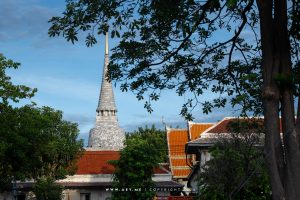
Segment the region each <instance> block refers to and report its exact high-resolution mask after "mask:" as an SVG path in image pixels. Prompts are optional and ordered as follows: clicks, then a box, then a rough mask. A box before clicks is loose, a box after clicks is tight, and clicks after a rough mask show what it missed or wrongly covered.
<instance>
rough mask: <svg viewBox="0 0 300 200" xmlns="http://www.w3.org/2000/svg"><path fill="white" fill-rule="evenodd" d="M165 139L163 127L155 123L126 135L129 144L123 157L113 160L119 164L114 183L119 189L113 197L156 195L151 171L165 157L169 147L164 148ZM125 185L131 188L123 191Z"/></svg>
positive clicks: (122, 199) (117, 199)
mask: <svg viewBox="0 0 300 200" xmlns="http://www.w3.org/2000/svg"><path fill="white" fill-rule="evenodd" d="M149 136H151V137H149ZM164 142H166V141H165V140H164V138H163V137H162V131H160V130H156V129H155V127H154V126H153V127H152V128H151V129H148V128H147V127H146V128H145V129H143V128H139V129H138V131H135V132H133V133H130V134H128V135H127V137H126V142H125V144H126V147H125V148H124V149H122V150H121V152H120V159H119V160H118V161H113V162H112V164H113V165H115V166H116V172H115V174H114V187H115V188H118V189H119V191H114V192H113V197H112V199H114V200H127V199H137V200H145V199H149V200H150V199H153V196H154V195H155V192H154V191H153V190H152V189H153V187H154V182H153V181H152V175H153V173H154V168H155V167H158V164H159V163H160V162H162V161H165V159H166V154H165V153H166V152H165V150H166V149H162V147H163V146H164ZM124 188H129V189H130V190H131V191H122V189H123V190H124Z"/></svg>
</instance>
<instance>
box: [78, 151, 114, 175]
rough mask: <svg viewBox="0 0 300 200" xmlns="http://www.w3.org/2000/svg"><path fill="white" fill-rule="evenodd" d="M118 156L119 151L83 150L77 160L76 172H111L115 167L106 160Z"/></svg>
mask: <svg viewBox="0 0 300 200" xmlns="http://www.w3.org/2000/svg"><path fill="white" fill-rule="evenodd" d="M119 158H120V154H119V151H85V152H84V154H83V155H82V157H81V158H80V159H79V160H78V162H77V172H76V174H112V173H114V171H115V168H114V166H112V165H110V164H108V161H109V160H118V159H119Z"/></svg>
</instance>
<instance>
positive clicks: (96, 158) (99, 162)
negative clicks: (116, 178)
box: [76, 151, 169, 175]
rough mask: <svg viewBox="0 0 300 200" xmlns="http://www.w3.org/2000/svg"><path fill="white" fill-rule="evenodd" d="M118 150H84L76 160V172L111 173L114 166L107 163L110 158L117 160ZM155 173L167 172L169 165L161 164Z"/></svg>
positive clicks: (118, 156)
mask: <svg viewBox="0 0 300 200" xmlns="http://www.w3.org/2000/svg"><path fill="white" fill-rule="evenodd" d="M119 158H120V152H119V151H85V152H84V154H83V155H82V157H81V158H80V159H79V160H78V161H77V172H76V174H78V175H79V174H113V173H114V171H115V167H114V166H113V165H110V164H108V161H110V160H118V159H119ZM154 173H155V174H168V173H169V165H167V164H161V165H160V166H159V167H157V168H155V169H154Z"/></svg>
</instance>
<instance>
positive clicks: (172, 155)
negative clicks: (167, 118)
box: [167, 122, 213, 178]
mask: <svg viewBox="0 0 300 200" xmlns="http://www.w3.org/2000/svg"><path fill="white" fill-rule="evenodd" d="M212 125H213V124H212V123H194V122H189V131H188V130H187V129H169V128H167V141H168V150H169V161H170V168H171V171H172V175H173V177H174V178H187V177H188V175H189V174H190V172H191V167H190V166H189V165H188V164H187V162H188V163H190V164H191V162H192V160H193V158H192V156H191V155H188V156H186V153H185V144H186V143H187V142H188V141H189V138H190V139H195V138H198V137H199V136H200V134H201V133H203V132H204V131H205V130H207V129H208V128H210V127H211V126H212Z"/></svg>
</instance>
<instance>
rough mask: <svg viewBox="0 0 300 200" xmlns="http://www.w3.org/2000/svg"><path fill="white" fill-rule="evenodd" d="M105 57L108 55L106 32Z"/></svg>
mask: <svg viewBox="0 0 300 200" xmlns="http://www.w3.org/2000/svg"><path fill="white" fill-rule="evenodd" d="M105 55H108V32H106V36H105Z"/></svg>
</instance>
